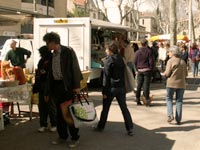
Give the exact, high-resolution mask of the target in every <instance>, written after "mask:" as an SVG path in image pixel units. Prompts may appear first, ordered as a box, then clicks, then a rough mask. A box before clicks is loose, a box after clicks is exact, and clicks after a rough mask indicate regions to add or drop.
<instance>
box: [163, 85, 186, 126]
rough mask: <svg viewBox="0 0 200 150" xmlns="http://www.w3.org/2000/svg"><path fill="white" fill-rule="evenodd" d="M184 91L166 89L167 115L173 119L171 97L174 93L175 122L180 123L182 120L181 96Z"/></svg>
mask: <svg viewBox="0 0 200 150" xmlns="http://www.w3.org/2000/svg"><path fill="white" fill-rule="evenodd" d="M184 91H185V90H184V89H175V88H167V96H166V102H167V115H168V116H169V117H173V95H174V93H176V97H175V100H176V115H175V119H176V121H177V122H180V121H181V118H182V104H183V95H184Z"/></svg>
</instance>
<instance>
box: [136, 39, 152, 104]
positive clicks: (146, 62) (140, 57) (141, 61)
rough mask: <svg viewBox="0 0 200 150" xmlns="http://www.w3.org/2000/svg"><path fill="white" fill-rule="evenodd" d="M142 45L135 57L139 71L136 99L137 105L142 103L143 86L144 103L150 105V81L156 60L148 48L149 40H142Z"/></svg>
mask: <svg viewBox="0 0 200 150" xmlns="http://www.w3.org/2000/svg"><path fill="white" fill-rule="evenodd" d="M141 45H142V47H141V48H140V49H139V50H138V51H137V52H136V53H135V58H134V64H135V66H136V69H137V72H138V75H137V82H138V83H137V92H136V101H137V105H141V102H140V97H141V89H142V86H143V93H144V97H145V100H144V103H145V104H146V106H150V103H151V102H150V98H149V93H150V82H151V74H152V70H153V69H154V63H155V61H154V58H153V55H152V52H151V50H150V49H149V48H148V41H147V40H146V39H143V40H141Z"/></svg>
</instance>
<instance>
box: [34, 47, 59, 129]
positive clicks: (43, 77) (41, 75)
mask: <svg viewBox="0 0 200 150" xmlns="http://www.w3.org/2000/svg"><path fill="white" fill-rule="evenodd" d="M39 53H40V56H41V59H40V60H39V62H38V65H37V66H38V67H37V70H36V73H35V83H34V85H33V93H38V94H39V104H38V108H39V115H40V128H39V129H38V132H44V131H45V130H46V129H47V128H48V123H47V119H48V116H49V118H50V123H51V127H50V128H49V131H51V132H55V131H56V106H55V103H54V101H53V99H52V98H51V96H49V98H48V99H45V97H44V96H45V94H44V92H45V88H46V82H47V75H48V73H49V61H50V57H51V52H50V51H49V50H48V49H47V47H46V46H42V47H40V48H39Z"/></svg>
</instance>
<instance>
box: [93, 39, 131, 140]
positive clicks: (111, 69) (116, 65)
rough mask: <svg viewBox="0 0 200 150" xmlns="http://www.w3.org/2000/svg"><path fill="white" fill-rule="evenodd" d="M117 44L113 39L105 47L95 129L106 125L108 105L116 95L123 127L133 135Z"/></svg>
mask: <svg viewBox="0 0 200 150" xmlns="http://www.w3.org/2000/svg"><path fill="white" fill-rule="evenodd" d="M118 50H119V49H118V46H117V44H116V43H115V42H114V41H113V42H111V43H110V44H109V45H108V46H107V48H106V54H107V57H106V59H105V62H104V69H103V89H102V94H103V109H102V112H101V116H100V120H99V123H98V125H97V127H96V128H95V130H96V131H103V129H104V128H105V125H106V121H107V117H108V112H109V109H110V105H111V103H112V101H113V99H114V97H116V99H117V102H118V104H119V106H120V109H121V111H122V114H123V117H124V121H125V127H126V130H127V133H128V135H129V136H133V122H132V118H131V115H130V112H129V110H128V108H127V105H126V92H125V81H124V71H123V70H124V69H125V62H124V60H123V58H122V56H121V55H120V54H119V52H118Z"/></svg>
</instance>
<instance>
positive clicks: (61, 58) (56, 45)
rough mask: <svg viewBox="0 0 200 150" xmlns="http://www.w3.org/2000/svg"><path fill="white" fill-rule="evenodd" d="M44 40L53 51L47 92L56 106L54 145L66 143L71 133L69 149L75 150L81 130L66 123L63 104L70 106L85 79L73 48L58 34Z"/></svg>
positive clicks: (49, 35)
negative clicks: (62, 41)
mask: <svg viewBox="0 0 200 150" xmlns="http://www.w3.org/2000/svg"><path fill="white" fill-rule="evenodd" d="M43 40H44V41H45V42H46V45H47V48H48V50H49V51H52V50H53V54H52V59H51V63H50V72H49V76H48V81H49V82H48V85H49V90H47V91H49V92H50V93H51V94H52V97H53V99H54V101H55V104H56V110H57V132H58V135H59V138H58V139H57V140H55V141H53V142H52V144H60V143H63V142H66V140H67V138H68V136H69V135H68V131H69V132H70V135H71V142H70V143H69V147H70V148H73V147H76V146H77V145H78V144H79V137H80V136H79V134H78V133H79V129H77V128H75V127H74V125H71V124H68V123H66V122H65V119H64V116H63V111H62V104H63V103H66V102H67V103H69V104H70V103H71V102H72V99H73V98H74V96H75V94H78V93H79V92H80V81H81V80H82V79H83V77H82V74H81V71H80V67H79V64H78V59H77V56H76V54H75V52H74V50H73V49H72V48H71V47H66V46H63V45H61V44H60V36H59V35H58V34H57V33H55V32H50V33H46V34H45V35H44V37H43ZM46 93H48V92H46ZM47 96H48V94H47ZM66 109H67V108H66Z"/></svg>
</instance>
